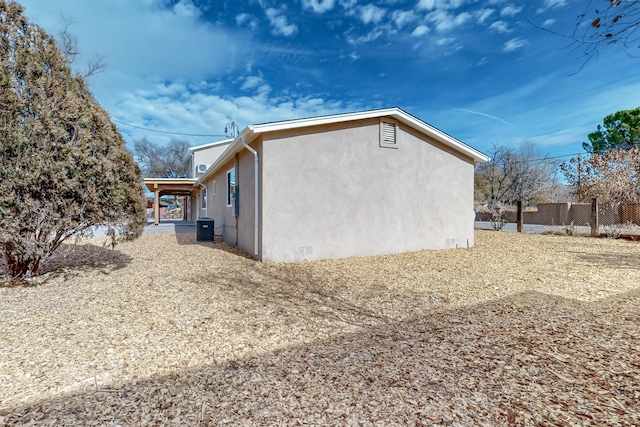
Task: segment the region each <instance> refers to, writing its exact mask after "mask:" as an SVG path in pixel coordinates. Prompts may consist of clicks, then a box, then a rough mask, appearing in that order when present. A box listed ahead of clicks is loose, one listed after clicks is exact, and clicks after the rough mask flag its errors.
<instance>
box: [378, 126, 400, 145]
mask: <svg viewBox="0 0 640 427" xmlns="http://www.w3.org/2000/svg"><path fill="white" fill-rule="evenodd" d="M380 147H387V148H398V123H397V122H396V121H395V120H389V119H384V120H380Z"/></svg>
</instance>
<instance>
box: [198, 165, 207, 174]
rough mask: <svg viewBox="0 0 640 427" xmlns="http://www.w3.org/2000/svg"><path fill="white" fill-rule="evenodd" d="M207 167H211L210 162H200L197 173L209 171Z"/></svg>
mask: <svg viewBox="0 0 640 427" xmlns="http://www.w3.org/2000/svg"><path fill="white" fill-rule="evenodd" d="M207 169H209V164H208V163H198V164H197V165H196V174H198V175H202V174H203V173H205V172H206V171H207Z"/></svg>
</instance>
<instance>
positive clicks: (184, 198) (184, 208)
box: [182, 196, 187, 221]
mask: <svg viewBox="0 0 640 427" xmlns="http://www.w3.org/2000/svg"><path fill="white" fill-rule="evenodd" d="M182 219H183V220H184V221H186V220H187V196H182Z"/></svg>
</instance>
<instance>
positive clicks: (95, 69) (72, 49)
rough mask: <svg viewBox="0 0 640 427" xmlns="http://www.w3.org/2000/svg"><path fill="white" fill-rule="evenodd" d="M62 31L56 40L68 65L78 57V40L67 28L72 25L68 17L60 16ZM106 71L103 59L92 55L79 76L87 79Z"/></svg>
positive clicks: (100, 56)
mask: <svg viewBox="0 0 640 427" xmlns="http://www.w3.org/2000/svg"><path fill="white" fill-rule="evenodd" d="M60 20H61V21H62V29H61V30H60V31H59V32H58V40H59V41H60V51H61V52H62V54H63V55H64V56H65V57H66V58H67V60H68V61H69V64H73V63H74V61H75V60H76V58H77V57H78V56H79V55H80V49H79V48H78V38H77V37H76V36H75V34H73V33H72V32H71V30H70V29H69V27H70V26H71V25H73V20H72V19H71V18H69V17H68V16H61V17H60ZM106 69H107V64H106V62H105V58H104V56H102V55H94V56H93V57H92V58H91V59H89V61H88V62H87V65H86V67H85V69H84V71H82V72H81V73H80V75H81V76H82V77H83V78H85V79H87V78H89V77H92V76H95V75H96V74H99V73H102V72H104V71H105V70H106Z"/></svg>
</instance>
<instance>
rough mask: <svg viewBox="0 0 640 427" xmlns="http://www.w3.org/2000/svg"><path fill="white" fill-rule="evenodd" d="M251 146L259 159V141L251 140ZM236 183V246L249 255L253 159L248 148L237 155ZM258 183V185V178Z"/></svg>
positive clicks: (252, 248)
mask: <svg viewBox="0 0 640 427" xmlns="http://www.w3.org/2000/svg"><path fill="white" fill-rule="evenodd" d="M251 147H252V148H253V149H254V150H256V151H257V152H258V158H259V159H260V158H261V157H262V156H261V154H260V151H261V144H260V141H259V140H258V141H253V142H252V143H251ZM259 166H260V162H259ZM258 173H260V172H258ZM236 184H237V185H238V187H239V195H240V197H239V203H240V206H239V216H238V247H239V248H240V249H241V250H243V251H244V252H246V253H248V254H250V255H255V253H254V252H255V239H254V236H255V221H254V219H255V160H254V156H253V154H252V153H251V152H249V150H246V149H244V150H242V151H240V152H239V153H238V155H237V164H236ZM258 184H259V185H260V180H259V181H258ZM258 194H260V192H258ZM258 251H259V248H258Z"/></svg>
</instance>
